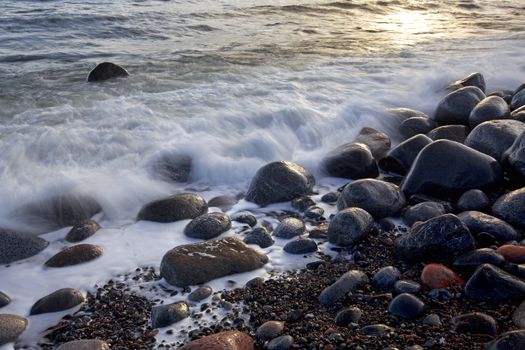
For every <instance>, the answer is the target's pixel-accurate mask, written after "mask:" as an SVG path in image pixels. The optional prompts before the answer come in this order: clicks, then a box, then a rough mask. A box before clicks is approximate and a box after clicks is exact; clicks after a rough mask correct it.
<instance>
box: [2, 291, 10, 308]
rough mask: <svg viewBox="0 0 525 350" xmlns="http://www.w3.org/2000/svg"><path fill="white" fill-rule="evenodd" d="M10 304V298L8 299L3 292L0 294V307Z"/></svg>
mask: <svg viewBox="0 0 525 350" xmlns="http://www.w3.org/2000/svg"><path fill="white" fill-rule="evenodd" d="M10 302H11V298H10V297H9V295H7V294H5V293H3V292H0V307H4V306H6V305H8V304H9V303H10Z"/></svg>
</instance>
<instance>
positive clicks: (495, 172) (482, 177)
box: [401, 140, 502, 197]
mask: <svg viewBox="0 0 525 350" xmlns="http://www.w3.org/2000/svg"><path fill="white" fill-rule="evenodd" d="M501 177H502V171H501V167H500V165H499V163H498V162H497V161H496V160H495V159H494V158H492V157H489V156H487V155H486V154H483V153H481V152H478V151H476V150H474V149H472V148H469V147H467V146H465V145H462V144H460V143H457V142H453V141H448V140H439V141H435V142H433V143H431V144H429V145H428V146H426V147H425V148H423V150H422V151H421V152H420V153H419V156H418V157H417V158H416V160H415V162H414V164H413V166H412V168H411V169H410V172H409V173H408V175H407V176H406V178H405V180H404V182H403V184H402V186H401V189H402V191H403V192H405V193H408V194H415V193H422V194H427V195H431V196H432V195H433V196H437V197H443V196H447V195H450V194H456V193H460V192H463V191H466V190H470V189H473V188H478V189H479V188H484V187H490V186H494V185H495V184H497V183H498V182H499V180H500V179H501Z"/></svg>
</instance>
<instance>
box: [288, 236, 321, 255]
mask: <svg viewBox="0 0 525 350" xmlns="http://www.w3.org/2000/svg"><path fill="white" fill-rule="evenodd" d="M283 250H284V251H285V252H287V253H290V254H309V253H313V252H316V251H317V243H315V241H314V240H313V239H310V238H298V239H295V240H293V241H290V242H288V243H286V245H285V246H284V247H283Z"/></svg>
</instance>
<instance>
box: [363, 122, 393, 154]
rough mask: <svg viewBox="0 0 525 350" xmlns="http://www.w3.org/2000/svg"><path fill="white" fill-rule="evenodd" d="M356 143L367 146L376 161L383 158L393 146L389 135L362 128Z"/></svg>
mask: <svg viewBox="0 0 525 350" xmlns="http://www.w3.org/2000/svg"><path fill="white" fill-rule="evenodd" d="M354 142H358V143H363V144H365V145H367V146H368V148H369V149H370V152H372V156H373V157H374V158H376V159H379V158H381V157H383V156H384V155H385V154H386V152H388V150H389V149H390V144H391V143H390V137H388V135H387V134H385V133H384V132H381V131H378V130H376V129H373V128H362V129H361V130H360V131H359V134H357V136H356V138H355V140H354Z"/></svg>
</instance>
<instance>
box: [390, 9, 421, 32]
mask: <svg viewBox="0 0 525 350" xmlns="http://www.w3.org/2000/svg"><path fill="white" fill-rule="evenodd" d="M382 27H383V29H384V30H386V31H393V32H396V33H405V34H418V33H424V32H427V31H428V30H429V23H428V20H427V18H426V16H425V15H423V14H422V13H421V12H417V11H399V12H395V13H391V14H388V15H386V16H385V17H384V19H383V21H382Z"/></svg>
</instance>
